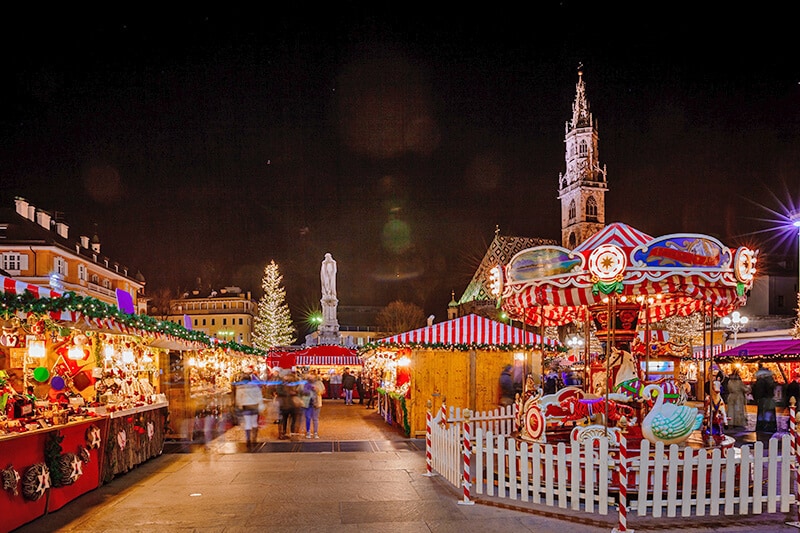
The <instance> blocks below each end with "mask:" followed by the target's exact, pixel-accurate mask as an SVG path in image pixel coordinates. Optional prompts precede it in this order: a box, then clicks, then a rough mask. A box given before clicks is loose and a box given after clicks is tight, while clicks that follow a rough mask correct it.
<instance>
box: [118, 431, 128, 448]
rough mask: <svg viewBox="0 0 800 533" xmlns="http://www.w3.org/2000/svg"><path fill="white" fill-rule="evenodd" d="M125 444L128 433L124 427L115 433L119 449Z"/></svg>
mask: <svg viewBox="0 0 800 533" xmlns="http://www.w3.org/2000/svg"><path fill="white" fill-rule="evenodd" d="M126 444H128V434H127V433H125V430H124V429H121V430H119V433H117V445H118V446H119V449H120V450H124V449H125V445H126Z"/></svg>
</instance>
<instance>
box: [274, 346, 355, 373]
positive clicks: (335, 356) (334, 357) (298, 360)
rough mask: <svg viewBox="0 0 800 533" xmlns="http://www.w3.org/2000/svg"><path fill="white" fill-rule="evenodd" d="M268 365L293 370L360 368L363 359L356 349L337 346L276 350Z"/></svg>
mask: <svg viewBox="0 0 800 533" xmlns="http://www.w3.org/2000/svg"><path fill="white" fill-rule="evenodd" d="M267 364H269V365H272V366H280V367H281V368H291V367H293V366H313V365H320V366H360V365H361V364H362V360H361V357H359V355H358V352H357V351H356V350H355V349H354V348H348V347H347V346H339V345H335V344H320V345H318V346H309V347H308V348H306V349H304V350H286V351H280V350H275V351H271V352H270V353H269V356H268V357H267Z"/></svg>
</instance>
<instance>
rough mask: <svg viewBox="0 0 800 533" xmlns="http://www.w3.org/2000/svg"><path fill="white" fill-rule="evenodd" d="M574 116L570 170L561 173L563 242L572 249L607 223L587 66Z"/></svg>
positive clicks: (580, 78) (569, 142) (569, 145)
mask: <svg viewBox="0 0 800 533" xmlns="http://www.w3.org/2000/svg"><path fill="white" fill-rule="evenodd" d="M575 89H576V94H575V101H574V102H573V104H572V120H570V121H568V122H567V124H566V135H565V137H564V144H565V145H566V153H565V159H566V163H567V170H566V173H564V174H561V173H559V176H558V199H559V200H561V244H562V246H564V247H565V248H569V249H570V250H572V249H574V248H575V247H576V246H578V245H579V244H580V243H582V242H583V241H585V240H586V239H588V238H589V237H591V236H592V235H594V234H595V233H597V232H598V231H600V230H601V229H602V228H603V227H605V223H606V217H605V211H606V202H605V197H606V190H607V189H608V184H607V182H606V168H605V165H604V166H603V167H602V168H601V167H600V160H599V152H598V150H597V123H596V122H595V121H594V119H593V118H592V114H591V113H590V112H589V102H588V101H587V100H586V85H585V84H584V82H583V68H582V67H579V68H578V83H577V85H576V86H575Z"/></svg>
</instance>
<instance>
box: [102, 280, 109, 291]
mask: <svg viewBox="0 0 800 533" xmlns="http://www.w3.org/2000/svg"><path fill="white" fill-rule="evenodd" d="M103 287H105V288H106V289H110V288H111V282H110V281H109V280H107V279H104V280H103Z"/></svg>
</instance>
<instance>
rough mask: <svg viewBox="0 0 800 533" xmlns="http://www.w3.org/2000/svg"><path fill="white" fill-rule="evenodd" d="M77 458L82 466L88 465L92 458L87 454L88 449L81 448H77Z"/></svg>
mask: <svg viewBox="0 0 800 533" xmlns="http://www.w3.org/2000/svg"><path fill="white" fill-rule="evenodd" d="M78 458H80V460H81V461H83V463H84V464H89V462H91V460H92V456H91V454H90V453H89V449H88V448H85V447H83V446H78Z"/></svg>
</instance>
